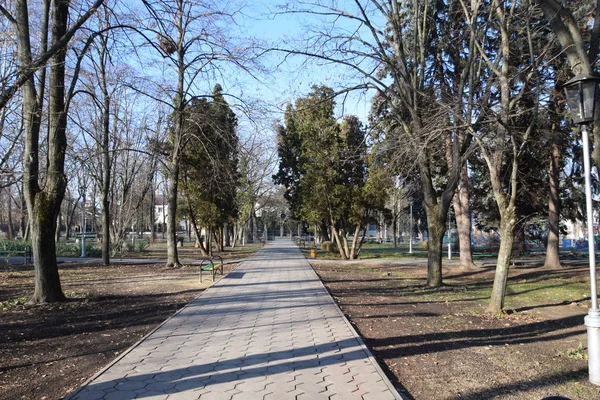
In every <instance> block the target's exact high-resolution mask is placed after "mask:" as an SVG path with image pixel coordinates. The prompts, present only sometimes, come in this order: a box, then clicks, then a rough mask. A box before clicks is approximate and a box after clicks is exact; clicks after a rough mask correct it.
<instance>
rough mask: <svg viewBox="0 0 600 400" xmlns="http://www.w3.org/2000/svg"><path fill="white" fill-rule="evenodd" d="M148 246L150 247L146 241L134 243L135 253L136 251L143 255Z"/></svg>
mask: <svg viewBox="0 0 600 400" xmlns="http://www.w3.org/2000/svg"><path fill="white" fill-rule="evenodd" d="M148 246H150V244H149V243H148V241H146V240H138V241H137V242H135V251H137V252H138V253H143V252H145V251H146V249H147V248H148Z"/></svg>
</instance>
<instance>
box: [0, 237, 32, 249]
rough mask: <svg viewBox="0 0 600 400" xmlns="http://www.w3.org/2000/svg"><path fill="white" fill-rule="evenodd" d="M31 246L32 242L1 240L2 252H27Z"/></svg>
mask: <svg viewBox="0 0 600 400" xmlns="http://www.w3.org/2000/svg"><path fill="white" fill-rule="evenodd" d="M29 246H31V242H29V241H26V240H8V239H0V250H4V251H25V250H26V248H27V247H29Z"/></svg>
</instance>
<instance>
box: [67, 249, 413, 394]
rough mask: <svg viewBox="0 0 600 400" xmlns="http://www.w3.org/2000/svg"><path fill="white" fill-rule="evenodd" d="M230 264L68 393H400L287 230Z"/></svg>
mask: <svg viewBox="0 0 600 400" xmlns="http://www.w3.org/2000/svg"><path fill="white" fill-rule="evenodd" d="M234 274H235V275H232V274H231V273H230V274H229V275H228V276H226V277H225V278H223V279H221V280H220V281H219V282H217V283H215V284H214V285H213V286H212V287H210V288H209V289H207V290H206V291H205V292H204V293H203V294H202V295H201V296H200V297H199V298H198V299H196V300H195V301H193V302H192V303H190V304H189V305H188V306H187V307H185V308H184V309H183V310H181V311H180V312H179V313H177V314H176V315H175V316H173V317H172V318H171V319H169V320H168V321H166V322H165V323H164V324H163V325H162V326H161V327H160V328H159V329H157V330H156V331H155V332H153V333H152V334H151V335H150V336H148V337H147V338H145V339H144V340H142V341H141V342H139V343H138V344H136V345H135V346H134V347H133V348H132V349H130V350H129V351H128V352H126V353H125V354H124V355H123V356H122V357H121V358H120V359H119V360H118V361H116V362H115V363H113V364H112V365H111V366H109V367H108V368H107V369H105V370H104V371H103V372H101V373H99V374H98V375H97V376H95V377H94V378H93V379H92V380H91V381H90V382H88V383H87V384H86V385H85V386H83V387H82V388H80V389H79V390H78V391H77V392H75V393H74V394H73V395H71V396H69V397H67V398H66V399H68V400H96V399H98V400H99V399H103V400H108V399H130V398H135V397H136V396H138V397H141V398H144V399H155V398H156V399H159V398H160V399H166V398H167V397H168V399H169V400H172V399H177V400H186V399H200V400H205V399H227V400H230V399H243V400H254V399H257V400H259V399H260V400H264V399H271V398H272V399H276V400H286V399H311V400H319V399H344V400H350V399H360V400H367V399H377V400H385V399H395V400H398V399H402V397H401V396H400V395H399V394H398V393H397V392H396V390H395V389H394V388H393V386H392V385H391V383H390V382H389V380H388V379H387V378H386V377H385V375H383V373H382V372H381V369H380V368H379V367H378V366H377V365H376V364H375V361H374V359H373V357H372V356H370V353H369V352H368V350H366V348H365V347H364V345H363V344H362V341H361V340H360V339H358V338H357V337H356V334H355V332H354V331H353V329H352V328H351V327H350V324H349V323H348V322H347V321H346V320H345V319H344V317H343V315H342V313H341V312H340V311H339V309H338V308H337V306H336V305H335V303H334V302H333V300H332V299H331V296H329V294H328V293H327V290H326V289H325V288H324V286H323V285H322V284H321V282H320V281H319V279H318V277H317V275H316V274H315V273H314V271H313V270H312V268H311V267H310V264H309V263H308V262H307V261H306V260H305V259H304V257H303V256H302V254H301V253H300V251H299V250H298V249H297V247H296V246H295V245H294V244H293V243H291V242H290V241H289V240H287V239H286V240H278V241H275V242H273V243H270V244H268V245H267V246H265V248H264V249H263V250H261V251H260V252H258V253H257V254H256V255H255V256H254V257H253V258H252V259H250V260H248V261H246V262H244V263H242V264H241V265H240V266H239V267H238V268H237V269H236V271H235V273H234Z"/></svg>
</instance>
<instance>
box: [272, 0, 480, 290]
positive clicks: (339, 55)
mask: <svg viewBox="0 0 600 400" xmlns="http://www.w3.org/2000/svg"><path fill="white" fill-rule="evenodd" d="M337 4H338V3H337V2H308V3H301V5H300V6H298V7H297V8H296V9H292V10H289V9H288V10H287V11H286V12H288V13H290V12H293V13H309V14H311V15H313V16H316V17H320V18H323V19H325V20H326V21H327V23H328V24H329V25H328V26H329V28H323V29H321V30H313V31H311V32H312V35H311V36H310V37H309V38H307V40H306V41H305V43H306V44H305V46H303V47H301V48H299V47H295V48H293V49H280V50H283V51H286V52H288V53H290V54H298V55H304V56H309V57H312V58H317V59H320V60H324V61H325V62H328V63H334V64H336V65H339V66H345V67H348V68H349V69H350V70H352V71H354V73H355V78H356V79H358V81H356V80H355V81H354V82H355V83H356V84H355V85H354V86H352V88H351V89H357V88H361V89H374V90H376V91H377V92H378V95H379V96H380V97H381V99H382V101H381V102H382V104H384V107H387V108H388V111H387V118H388V121H387V122H386V124H387V129H388V130H387V132H388V133H389V134H390V136H394V137H395V138H396V142H395V145H394V144H393V142H392V141H390V142H389V144H390V146H392V147H394V149H395V150H396V153H395V155H394V157H395V158H403V157H407V156H411V157H413V159H415V158H416V160H415V161H416V162H415V166H416V167H417V170H418V174H419V177H420V182H421V190H422V191H423V196H424V206H425V210H426V213H427V222H428V233H429V242H428V243H429V248H428V274H427V285H428V286H433V287H437V286H440V285H441V284H442V240H443V236H444V232H445V225H446V218H447V214H448V209H449V207H450V205H451V201H452V198H453V196H454V192H455V190H456V188H457V186H458V183H459V181H460V177H461V172H462V171H463V168H462V167H463V165H464V156H465V154H466V151H467V150H468V148H469V146H470V144H471V135H470V132H469V131H468V130H466V129H465V128H464V127H463V128H462V133H460V134H459V133H458V132H457V126H462V125H468V124H470V123H472V116H471V115H465V113H466V112H465V108H460V107H457V108H456V109H452V108H449V107H448V106H446V105H445V104H447V103H448V100H450V99H449V98H444V99H442V98H440V97H439V90H437V89H436V88H437V87H439V84H440V82H439V80H438V74H437V73H436V71H431V69H432V68H435V66H438V65H442V64H443V63H441V62H439V57H440V56H442V59H444V58H445V57H446V54H445V53H444V51H447V47H446V49H445V50H441V49H440V48H436V47H435V46H434V45H433V43H434V42H435V40H436V39H439V37H438V36H437V35H438V33H437V32H438V31H439V28H440V24H443V23H447V22H444V20H443V19H441V18H438V17H437V16H438V15H439V14H440V13H441V12H442V11H444V10H439V9H438V7H446V5H445V4H442V3H439V2H433V1H396V0H370V1H359V0H355V1H353V2H348V3H345V6H346V7H344V8H340V7H341V6H338V5H337ZM444 12H446V11H444ZM459 36H460V35H459ZM463 36H465V35H463ZM466 37H467V38H468V34H467V35H466ZM448 45H452V44H448V43H447V44H446V46H448ZM454 46H456V44H454ZM463 56H466V57H463V58H466V60H463V61H464V62H462V61H461V63H459V64H455V65H453V68H455V69H456V71H458V73H457V74H455V78H456V79H457V80H456V81H455V82H454V83H453V85H452V86H455V87H456V88H459V89H458V90H456V91H455V92H450V91H448V92H447V93H445V95H446V96H451V95H455V96H457V97H458V98H455V99H454V104H460V101H459V99H460V98H461V97H462V96H463V94H464V91H465V90H467V88H469V91H474V89H473V87H469V84H470V83H472V82H473V81H476V73H477V69H475V68H473V67H472V63H471V61H472V57H473V53H472V52H469V53H467V54H466V55H463ZM346 90H349V89H348V88H346ZM474 98H475V94H473V98H472V99H471V100H473V99H474ZM464 121H468V123H466V124H465V123H464ZM453 124H456V125H453ZM403 150H404V151H405V152H404V153H402V155H401V154H400V153H401V152H402V151H403ZM390 153H394V151H393V149H392V150H391V151H388V153H387V154H390ZM441 164H444V166H443V167H441V166H440V165H441ZM442 171H443V172H442Z"/></svg>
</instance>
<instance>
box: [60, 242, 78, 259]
mask: <svg viewBox="0 0 600 400" xmlns="http://www.w3.org/2000/svg"><path fill="white" fill-rule="evenodd" d="M56 255H57V256H59V257H77V256H79V255H81V245H79V244H76V243H65V242H58V243H56Z"/></svg>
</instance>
